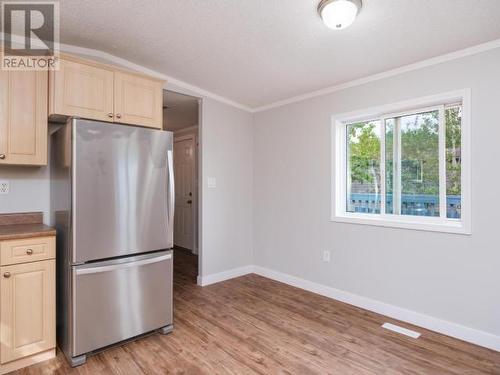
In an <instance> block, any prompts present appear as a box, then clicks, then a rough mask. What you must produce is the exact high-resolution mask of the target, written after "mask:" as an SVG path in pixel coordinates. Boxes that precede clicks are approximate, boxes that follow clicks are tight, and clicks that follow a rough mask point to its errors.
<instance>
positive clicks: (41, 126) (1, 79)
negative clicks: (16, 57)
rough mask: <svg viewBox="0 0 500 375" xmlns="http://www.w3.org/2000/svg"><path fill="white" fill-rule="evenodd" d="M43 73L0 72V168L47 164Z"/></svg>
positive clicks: (45, 105) (44, 79) (45, 84)
mask: <svg viewBox="0 0 500 375" xmlns="http://www.w3.org/2000/svg"><path fill="white" fill-rule="evenodd" d="M47 82H48V73H47V71H0V164H18V165H46V164H47Z"/></svg>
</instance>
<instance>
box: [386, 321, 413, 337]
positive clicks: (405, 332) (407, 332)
mask: <svg viewBox="0 0 500 375" xmlns="http://www.w3.org/2000/svg"><path fill="white" fill-rule="evenodd" d="M382 328H385V329H388V330H389V331H393V332H397V333H400V334H402V335H405V336H410V337H412V338H414V339H418V338H419V337H420V333H419V332H415V331H412V330H410V329H406V328H403V327H400V326H397V325H395V324H391V323H384V324H383V325H382Z"/></svg>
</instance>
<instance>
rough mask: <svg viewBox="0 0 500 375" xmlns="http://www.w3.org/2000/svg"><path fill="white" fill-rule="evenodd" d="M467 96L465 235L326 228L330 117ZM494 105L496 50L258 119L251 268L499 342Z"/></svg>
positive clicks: (499, 90)
mask: <svg viewBox="0 0 500 375" xmlns="http://www.w3.org/2000/svg"><path fill="white" fill-rule="evenodd" d="M463 88H471V89H472V109H471V110H472V186H473V191H472V235H471V236H463V235H452V234H443V233H432V232H423V231H412V230H404V229H391V228H382V227H375V226H362V225H356V224H343V223H333V222H330V221H329V218H330V187H331V183H330V177H331V173H330V166H331V160H330V159H331V141H330V126H331V116H332V114H335V113H342V112H347V111H352V110H356V109H363V108H367V107H371V106H376V105H382V104H388V103H393V102H397V101H401V100H406V99H412V98H418V97H422V96H426V95H431V94H437V93H442V92H446V91H451V90H457V89H463ZM499 103H500V49H497V50H493V51H489V52H485V53H482V54H479V55H475V56H471V57H466V58H462V59H459V60H454V61H450V62H447V63H443V64H441V65H436V66H432V67H427V68H424V69H421V70H418V71H414V72H410V73H405V74H402V75H399V76H396V77H392V78H386V79H383V80H380V81H377V82H373V83H370V84H365V85H363V86H358V87H355V88H350V89H346V90H343V91H339V92H336V93H332V94H329V95H326V96H322V97H317V98H314V99H309V100H306V101H302V102H298V103H293V104H290V105H287V106H283V107H279V108H275V109H271V110H268V111H266V112H262V113H258V114H256V115H255V118H254V127H255V131H254V202H255V207H254V253H255V262H256V264H257V265H259V266H262V267H266V268H269V269H273V270H276V271H280V272H283V273H286V274H290V275H293V276H297V277H300V278H303V279H307V280H310V281H313V282H317V283H320V284H324V285H326V286H330V287H334V288H337V289H340V290H344V291H348V292H351V293H354V294H358V295H361V296H364V297H368V298H372V299H375V300H379V301H382V302H386V303H389V304H392V305H396V306H399V307H403V308H407V309H410V310H413V311H416V312H420V313H423V314H427V315H430V316H434V317H437V318H441V319H444V320H448V321H451V322H454V323H458V324H462V325H465V326H468V327H471V328H476V329H479V330H483V331H486V332H489V333H492V334H495V335H500V319H499V317H500V298H499V297H500V295H499V292H498V291H499V287H500V271H499V265H500V246H499V241H498V233H499V230H500V224H499V223H500V220H499V212H500V200H499V199H498V188H497V187H498V186H499V184H500V177H499V175H498V170H499V168H498V166H497V165H495V164H494V162H495V161H496V160H497V154H498V152H497V150H498V143H499V140H500V116H499V114H498V109H499ZM324 250H330V251H331V252H332V260H331V263H325V262H323V261H322V253H323V251H324Z"/></svg>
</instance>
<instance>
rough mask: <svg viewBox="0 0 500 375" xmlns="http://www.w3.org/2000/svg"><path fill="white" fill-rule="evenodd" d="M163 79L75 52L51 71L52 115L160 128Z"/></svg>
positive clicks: (63, 58) (54, 116)
mask: <svg viewBox="0 0 500 375" xmlns="http://www.w3.org/2000/svg"><path fill="white" fill-rule="evenodd" d="M163 84H164V81H162V80H159V79H156V78H152V77H148V76H145V75H143V74H139V73H133V72H128V71H125V70H122V69H119V68H116V67H113V66H110V65H105V64H100V63H95V62H91V61H87V60H83V59H80V58H76V57H74V56H67V55H65V56H62V57H61V59H60V69H59V70H55V71H50V72H49V115H50V116H51V118H55V119H57V118H58V117H59V116H75V117H82V118H86V119H90V120H99V121H109V122H117V123H124V124H132V125H141V126H146V127H152V128H158V129H161V128H162V125H163V108H162V104H163V100H162V98H163Z"/></svg>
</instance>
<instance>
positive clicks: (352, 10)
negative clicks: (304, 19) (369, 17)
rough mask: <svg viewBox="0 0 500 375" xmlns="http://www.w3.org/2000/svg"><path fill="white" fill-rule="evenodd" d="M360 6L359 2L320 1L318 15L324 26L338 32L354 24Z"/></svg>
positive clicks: (347, 0) (348, 0)
mask: <svg viewBox="0 0 500 375" xmlns="http://www.w3.org/2000/svg"><path fill="white" fill-rule="evenodd" d="M361 5H362V4H361V0H321V2H320V3H319V5H318V13H319V15H320V17H321V19H322V20H323V22H324V23H325V25H326V26H328V27H329V28H330V29H334V30H340V29H345V28H346V27H348V26H350V25H351V24H352V23H353V22H354V20H355V19H356V16H357V15H358V13H359V11H360V10H361Z"/></svg>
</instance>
